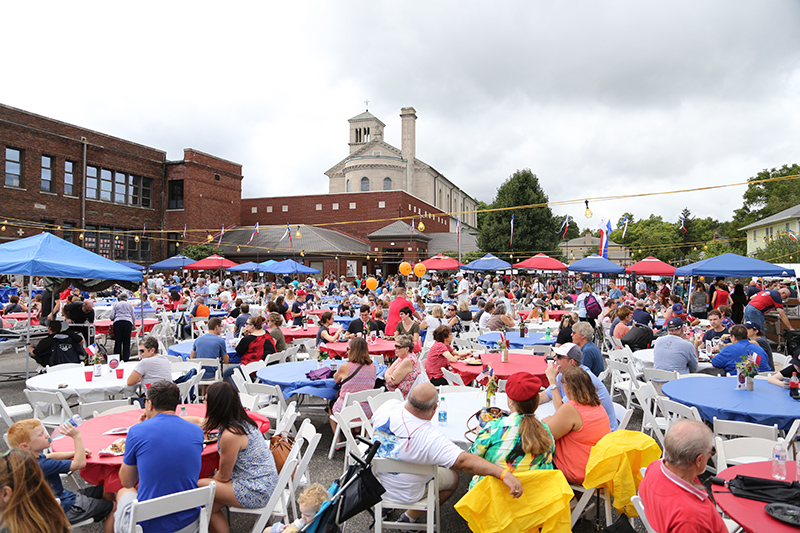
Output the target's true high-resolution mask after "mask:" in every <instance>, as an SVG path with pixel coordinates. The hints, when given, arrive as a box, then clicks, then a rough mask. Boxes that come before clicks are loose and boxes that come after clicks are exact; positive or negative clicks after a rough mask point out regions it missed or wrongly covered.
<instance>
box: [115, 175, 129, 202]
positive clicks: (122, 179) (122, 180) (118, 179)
mask: <svg viewBox="0 0 800 533" xmlns="http://www.w3.org/2000/svg"><path fill="white" fill-rule="evenodd" d="M114 201H115V202H116V203H118V204H127V203H128V175H127V174H124V173H122V172H115V173H114Z"/></svg>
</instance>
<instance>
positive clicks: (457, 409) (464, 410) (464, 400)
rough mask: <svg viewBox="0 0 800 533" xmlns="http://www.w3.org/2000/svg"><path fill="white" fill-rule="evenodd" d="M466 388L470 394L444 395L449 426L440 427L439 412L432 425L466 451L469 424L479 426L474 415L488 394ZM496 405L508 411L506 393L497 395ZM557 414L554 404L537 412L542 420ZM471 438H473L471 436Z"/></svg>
mask: <svg viewBox="0 0 800 533" xmlns="http://www.w3.org/2000/svg"><path fill="white" fill-rule="evenodd" d="M464 388H465V389H466V390H467V391H468V392H449V393H446V394H445V395H444V400H445V402H447V425H445V426H440V425H438V424H439V422H438V420H439V412H438V410H437V412H436V414H435V415H434V416H433V419H432V420H431V423H432V424H434V425H435V426H437V427H438V428H439V431H441V432H442V433H443V434H444V435H445V436H446V437H447V438H448V439H450V440H451V441H453V442H454V443H455V444H456V445H458V446H459V447H461V448H463V449H464V450H468V449H469V447H470V446H471V445H472V443H471V442H469V441H468V440H467V438H466V437H465V436H464V433H466V431H467V429H468V428H467V424H468V423H469V427H470V428H473V427H475V426H477V423H478V422H477V420H476V419H475V418H474V416H473V415H474V414H475V413H476V412H477V411H478V410H480V409H481V408H482V407H485V406H486V392H485V391H483V390H481V389H478V388H475V387H464ZM440 397H441V396H440ZM495 405H497V407H500V408H501V409H508V397H507V396H506V395H505V393H498V394H497V395H496V397H495ZM555 412H556V411H555V407H553V402H547V403H543V404H540V405H539V408H538V409H537V410H536V417H537V418H539V419H540V420H541V419H542V418H545V417H548V416H551V415H553V414H554V413H555ZM470 438H473V437H472V436H470Z"/></svg>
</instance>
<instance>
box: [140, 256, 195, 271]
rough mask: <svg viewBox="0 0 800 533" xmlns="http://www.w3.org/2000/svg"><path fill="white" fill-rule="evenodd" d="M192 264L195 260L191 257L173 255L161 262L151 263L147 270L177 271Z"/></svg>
mask: <svg viewBox="0 0 800 533" xmlns="http://www.w3.org/2000/svg"><path fill="white" fill-rule="evenodd" d="M194 262H195V260H194V259H192V258H191V257H186V256H183V255H180V254H178V255H173V256H172V257H168V258H167V259H164V260H163V261H159V262H158V263H153V264H152V265H150V266H149V267H147V268H149V269H150V270H177V269H179V268H183V267H185V266H186V265H190V264H192V263H194Z"/></svg>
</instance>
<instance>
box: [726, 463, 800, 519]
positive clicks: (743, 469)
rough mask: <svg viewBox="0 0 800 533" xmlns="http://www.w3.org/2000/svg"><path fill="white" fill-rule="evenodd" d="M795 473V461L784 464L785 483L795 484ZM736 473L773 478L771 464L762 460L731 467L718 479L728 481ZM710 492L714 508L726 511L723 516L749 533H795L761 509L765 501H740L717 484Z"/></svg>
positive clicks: (744, 499) (742, 499)
mask: <svg viewBox="0 0 800 533" xmlns="http://www.w3.org/2000/svg"><path fill="white" fill-rule="evenodd" d="M796 473H797V467H796V465H795V462H794V461H787V462H786V481H794V479H795V476H796ZM738 474H742V475H745V476H753V477H762V478H765V479H772V462H771V461H763V462H758V463H748V464H743V465H736V466H732V467H730V468H726V469H725V470H723V471H722V472H720V473H719V474H717V477H721V478H722V479H724V480H726V481H729V480H731V479H733V478H735V477H736V476H737V475H738ZM711 489H712V490H713V491H714V499H715V500H716V502H717V505H719V507H720V508H721V509H722V510H723V511H725V514H726V515H728V516H729V517H730V518H732V519H734V520H735V521H736V522H737V523H738V524H739V525H740V526H742V527H743V528H744V530H745V531H747V532H748V533H762V532H764V531H769V532H770V533H782V532H784V531H785V532H786V533H791V532H796V531H797V528H795V527H793V526H790V525H789V524H785V523H783V522H781V521H780V520H777V519H775V518H772V517H771V516H770V515H768V514H767V512H766V511H765V510H764V507H766V506H767V504H766V503H764V502H759V501H756V500H748V499H746V498H739V497H738V496H734V495H733V494H731V493H730V491H728V489H726V488H724V487H720V486H717V485H712V486H711Z"/></svg>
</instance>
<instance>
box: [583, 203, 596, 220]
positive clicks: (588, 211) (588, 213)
mask: <svg viewBox="0 0 800 533" xmlns="http://www.w3.org/2000/svg"><path fill="white" fill-rule="evenodd" d="M584 202H586V211H584V212H583V214H584V215H586V218H592V215H593V214H594V213H592V210H591V209H589V200H584Z"/></svg>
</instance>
